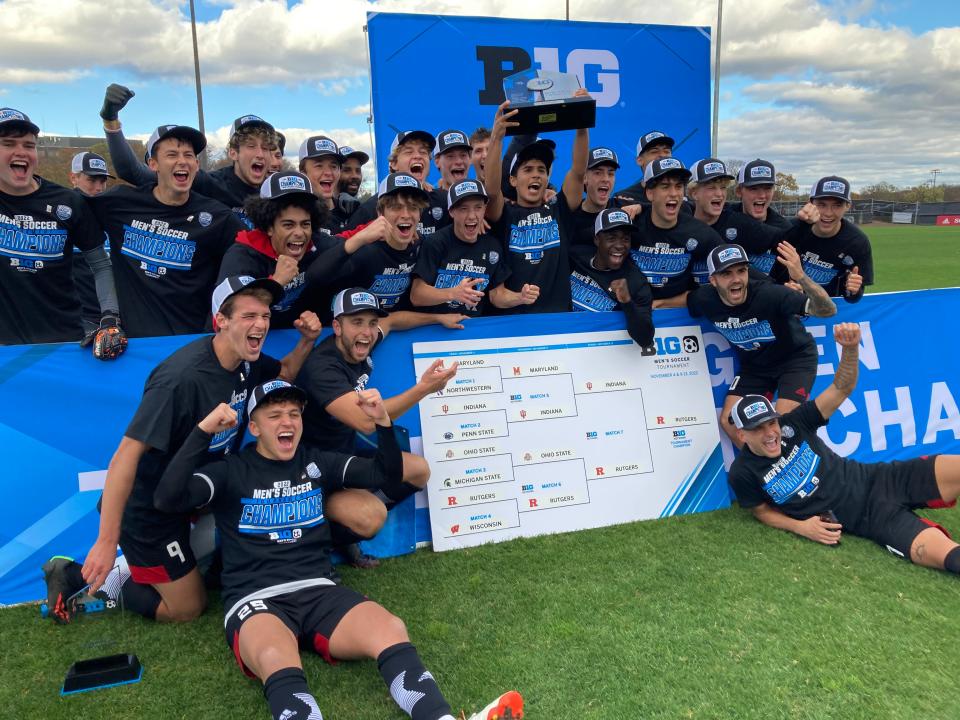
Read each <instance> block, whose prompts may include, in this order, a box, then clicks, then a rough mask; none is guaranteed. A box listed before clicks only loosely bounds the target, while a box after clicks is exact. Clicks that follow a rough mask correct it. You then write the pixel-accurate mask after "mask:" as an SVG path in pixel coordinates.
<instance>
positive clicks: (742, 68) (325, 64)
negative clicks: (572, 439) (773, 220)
mask: <svg viewBox="0 0 960 720" xmlns="http://www.w3.org/2000/svg"><path fill="white" fill-rule="evenodd" d="M569 4H570V17H571V19H572V20H592V21H605V22H631V23H661V24H674V25H697V26H710V27H711V28H713V27H714V26H715V24H716V9H717V8H716V4H715V3H712V2H708V1H705V0H674V1H673V2H670V3H664V2H662V0H658V1H657V2H652V1H648V0H630V2H624V0H569ZM195 6H196V10H197V20H198V37H199V45H200V65H201V71H202V77H203V100H204V110H205V119H206V130H207V135H208V138H209V141H210V144H211V147H214V148H216V147H222V146H223V145H224V144H225V143H226V140H227V138H228V135H229V127H230V123H231V121H232V120H233V119H234V118H235V117H237V116H239V115H243V114H248V113H255V114H258V115H262V116H266V117H267V118H268V119H269V120H270V121H271V122H272V123H273V124H274V125H275V126H276V127H277V129H279V130H281V131H282V132H283V133H285V134H286V136H287V138H288V143H287V148H288V154H295V152H296V148H297V146H298V145H299V143H300V141H301V140H302V139H303V138H305V137H307V136H309V135H312V134H326V135H330V136H331V137H333V138H334V139H336V140H337V141H338V142H339V143H340V144H349V145H352V146H354V147H359V148H362V149H365V150H368V151H369V149H370V144H371V141H370V134H369V132H368V127H367V116H368V113H369V98H370V85H369V80H368V67H367V56H366V49H365V35H364V33H363V30H362V28H363V24H364V21H365V16H366V15H365V14H366V13H367V12H368V11H371V10H378V11H395V12H416V13H439V14H450V15H485V16H493V17H522V18H534V19H536V18H550V19H563V17H564V11H565V3H564V0H526V1H525V2H523V3H517V2H513V1H512V0H511V1H508V0H382V1H378V2H371V1H370V0H300V1H295V0H195ZM0 36H2V37H3V38H4V42H3V43H0V105H6V106H10V107H14V108H17V109H20V110H23V111H24V112H26V113H27V114H29V115H30V116H31V118H32V119H33V120H34V121H35V122H37V123H38V124H39V125H40V127H41V129H42V131H43V132H44V133H47V134H52V135H76V134H80V135H93V136H98V135H100V134H101V133H102V125H101V121H100V118H99V116H98V111H99V109H100V104H101V103H102V99H103V91H104V89H105V88H106V86H107V85H108V84H109V83H111V82H118V83H121V84H124V85H127V86H129V87H130V88H131V89H133V90H134V91H135V92H136V97H135V98H134V99H133V100H132V101H131V102H130V104H129V105H128V107H127V108H126V109H125V110H124V111H123V113H122V115H121V120H122V121H123V125H124V130H125V132H126V133H127V135H128V136H130V137H137V138H141V139H143V138H146V137H147V136H148V135H149V133H150V132H151V131H152V129H153V128H155V127H156V126H157V125H158V124H160V123H165V122H183V123H188V124H194V125H196V124H197V114H196V96H195V90H194V84H193V55H192V45H191V37H190V23H189V5H188V3H185V2H178V0H111V2H102V1H101V0H45V1H44V2H42V3H38V2H36V0H0ZM958 77H960V13H958V12H957V10H956V5H955V2H952V1H950V2H946V1H937V2H920V1H910V0H887V1H877V2H870V1H868V0H863V1H855V0H839V1H836V2H818V1H816V0H764V1H762V2H758V1H757V0H726V1H725V2H724V4H723V26H722V44H721V61H720V113H719V117H720V123H719V125H720V127H719V134H718V155H719V156H720V158H722V159H726V160H733V159H739V160H746V159H751V158H753V157H757V156H762V157H765V158H769V159H771V160H773V161H774V162H775V163H776V165H777V168H778V170H782V171H785V172H788V173H791V174H793V175H794V176H795V177H796V178H797V180H798V181H799V182H800V184H801V187H806V186H809V185H810V184H811V183H813V182H815V181H816V179H817V178H818V177H820V176H822V175H827V174H838V175H843V176H845V177H847V178H848V179H849V180H850V181H851V182H852V184H853V185H854V187H855V188H860V187H863V186H865V185H869V184H873V183H876V182H880V181H887V182H892V183H894V184H896V185H900V186H912V185H917V184H920V183H924V182H929V181H930V180H931V179H932V177H933V175H932V174H931V172H930V171H931V170H933V169H939V170H940V171H941V172H940V174H939V177H938V179H937V182H938V183H960V126H958V124H957V121H956V119H957V118H958V117H960V82H958V81H957V78H958ZM440 122H441V124H444V122H443V121H442V120H441V121H440ZM445 126H446V125H445ZM428 129H429V128H428ZM662 129H663V130H665V131H667V132H669V128H662ZM468 130H469V129H468ZM644 130H646V128H644V129H639V128H638V135H639V133H640V132H642V131H644ZM41 172H42V168H41ZM631 180H632V178H631Z"/></svg>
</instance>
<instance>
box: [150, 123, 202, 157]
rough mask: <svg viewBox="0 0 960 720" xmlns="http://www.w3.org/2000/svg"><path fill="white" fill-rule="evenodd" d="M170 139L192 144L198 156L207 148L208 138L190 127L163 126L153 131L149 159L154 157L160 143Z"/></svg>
mask: <svg viewBox="0 0 960 720" xmlns="http://www.w3.org/2000/svg"><path fill="white" fill-rule="evenodd" d="M170 137H172V138H176V139H177V140H183V141H184V142H188V143H190V145H192V146H193V152H194V153H195V154H197V155H199V154H200V153H202V152H203V149H204V148H205V147H206V146H207V138H206V136H204V134H203V133H202V132H200V131H199V130H196V129H195V128H192V127H190V126H189V125H161V126H160V127H158V128H157V129H156V130H154V131H153V133H152V134H151V135H150V139H149V140H147V157H148V158H151V157H153V148H154V147H156V144H157V143H158V142H160V141H161V140H166V139H167V138H170Z"/></svg>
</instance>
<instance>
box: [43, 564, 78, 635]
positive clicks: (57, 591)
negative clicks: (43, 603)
mask: <svg viewBox="0 0 960 720" xmlns="http://www.w3.org/2000/svg"><path fill="white" fill-rule="evenodd" d="M72 562H73V560H71V559H70V558H67V557H63V556H62V555H55V556H54V557H52V558H50V559H49V560H47V561H46V562H45V563H44V564H43V568H42V569H43V579H44V582H46V583H47V614H48V615H49V616H50V617H52V618H53V619H54V621H56V622H57V623H58V624H60V625H66V624H67V623H69V622H70V621H71V620H72V619H73V615H74V613H75V612H76V605H75V600H76V598H75V597H74V596H75V595H76V592H77V590H79V589H80V588H75V587H72V586H71V585H70V582H69V580H68V579H67V566H68V565H70V563H72Z"/></svg>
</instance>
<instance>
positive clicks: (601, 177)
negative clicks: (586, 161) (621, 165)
mask: <svg viewBox="0 0 960 720" xmlns="http://www.w3.org/2000/svg"><path fill="white" fill-rule="evenodd" d="M616 180H617V170H616V168H615V167H613V165H598V166H597V167H592V168H590V169H589V170H587V174H586V175H585V176H584V179H583V184H584V186H585V187H586V190H587V200H589V201H590V202H591V203H593V205H594V206H595V207H600V208H605V207H606V206H607V201H608V200H610V193H611V192H613V184H614V183H615V182H616Z"/></svg>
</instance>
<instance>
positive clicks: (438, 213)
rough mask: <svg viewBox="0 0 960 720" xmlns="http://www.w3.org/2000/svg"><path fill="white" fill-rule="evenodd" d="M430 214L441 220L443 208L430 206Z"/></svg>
mask: <svg viewBox="0 0 960 720" xmlns="http://www.w3.org/2000/svg"><path fill="white" fill-rule="evenodd" d="M430 214H431V215H433V219H434V220H439V219H440V218H442V217H443V209H442V208H438V207H435V208H430Z"/></svg>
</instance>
